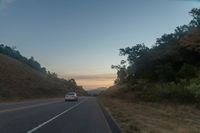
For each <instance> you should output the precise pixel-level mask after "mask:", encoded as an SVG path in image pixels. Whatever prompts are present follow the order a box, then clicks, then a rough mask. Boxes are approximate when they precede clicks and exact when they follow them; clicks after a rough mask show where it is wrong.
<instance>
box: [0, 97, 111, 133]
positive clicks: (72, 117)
mask: <svg viewBox="0 0 200 133" xmlns="http://www.w3.org/2000/svg"><path fill="white" fill-rule="evenodd" d="M0 133H112V131H111V128H110V126H109V124H108V122H107V120H106V118H105V116H104V113H103V111H102V109H101V107H100V106H99V104H98V102H97V99H96V98H93V97H80V98H79V101H78V102H64V100H63V99H47V100H35V101H27V102H20V103H10V104H0Z"/></svg>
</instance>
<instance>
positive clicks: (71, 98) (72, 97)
mask: <svg viewBox="0 0 200 133" xmlns="http://www.w3.org/2000/svg"><path fill="white" fill-rule="evenodd" d="M65 101H78V96H77V94H76V92H68V93H67V94H66V95H65Z"/></svg>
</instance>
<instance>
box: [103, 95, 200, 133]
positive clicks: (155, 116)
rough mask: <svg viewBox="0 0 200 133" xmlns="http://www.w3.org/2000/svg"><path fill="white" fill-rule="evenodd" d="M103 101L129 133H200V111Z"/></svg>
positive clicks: (157, 104)
mask: <svg viewBox="0 0 200 133" xmlns="http://www.w3.org/2000/svg"><path fill="white" fill-rule="evenodd" d="M100 99H101V100H102V102H103V104H104V106H105V107H106V109H107V110H108V111H109V112H110V113H111V114H112V116H113V117H114V119H115V120H116V121H117V123H118V124H119V125H120V127H121V128H122V129H123V131H124V132H125V133H200V110H198V109H196V108H194V107H191V106H186V105H169V104H168V105H163V104H160V103H145V102H138V101H137V102H133V101H132V102H127V101H125V100H121V99H118V98H113V97H110V96H101V97H100Z"/></svg>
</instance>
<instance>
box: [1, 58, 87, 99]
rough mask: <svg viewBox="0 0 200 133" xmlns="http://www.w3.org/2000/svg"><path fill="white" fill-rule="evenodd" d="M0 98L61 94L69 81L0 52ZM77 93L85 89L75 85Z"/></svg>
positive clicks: (67, 88) (81, 92)
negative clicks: (42, 71) (49, 74)
mask: <svg viewBox="0 0 200 133" xmlns="http://www.w3.org/2000/svg"><path fill="white" fill-rule="evenodd" d="M0 62H1V63H0V99H1V100H8V99H9V100H11V99H15V100H16V99H27V98H42V97H57V96H63V95H64V94H65V93H66V92H67V91H69V89H70V85H69V83H68V82H69V81H67V80H64V79H59V78H57V77H51V76H48V75H47V74H44V73H41V72H39V71H37V70H35V69H33V68H31V67H30V66H28V65H27V64H24V63H22V62H20V61H18V60H16V59H14V58H11V57H8V56H6V55H3V54H0ZM76 89H77V91H78V92H79V94H84V93H85V91H84V90H83V89H82V88H81V87H78V86H76Z"/></svg>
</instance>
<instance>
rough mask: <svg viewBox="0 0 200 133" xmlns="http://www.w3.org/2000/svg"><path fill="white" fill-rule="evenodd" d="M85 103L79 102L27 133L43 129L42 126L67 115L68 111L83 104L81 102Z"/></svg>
mask: <svg viewBox="0 0 200 133" xmlns="http://www.w3.org/2000/svg"><path fill="white" fill-rule="evenodd" d="M85 101H86V100H83V101H82V102H80V103H78V104H76V105H74V106H72V107H71V108H69V109H67V110H65V111H63V112H62V113H60V114H58V115H56V116H54V117H53V118H51V119H49V120H48V121H46V122H44V123H42V124H40V125H38V126H37V127H35V128H33V129H31V130H29V131H28V132H27V133H33V132H35V131H36V130H38V129H39V128H41V127H43V126H44V125H46V124H48V123H50V122H51V121H53V120H55V119H56V118H58V117H59V116H61V115H63V114H65V113H67V112H69V111H70V110H72V109H74V108H76V107H77V106H79V105H80V104H81V103H83V102H85Z"/></svg>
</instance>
